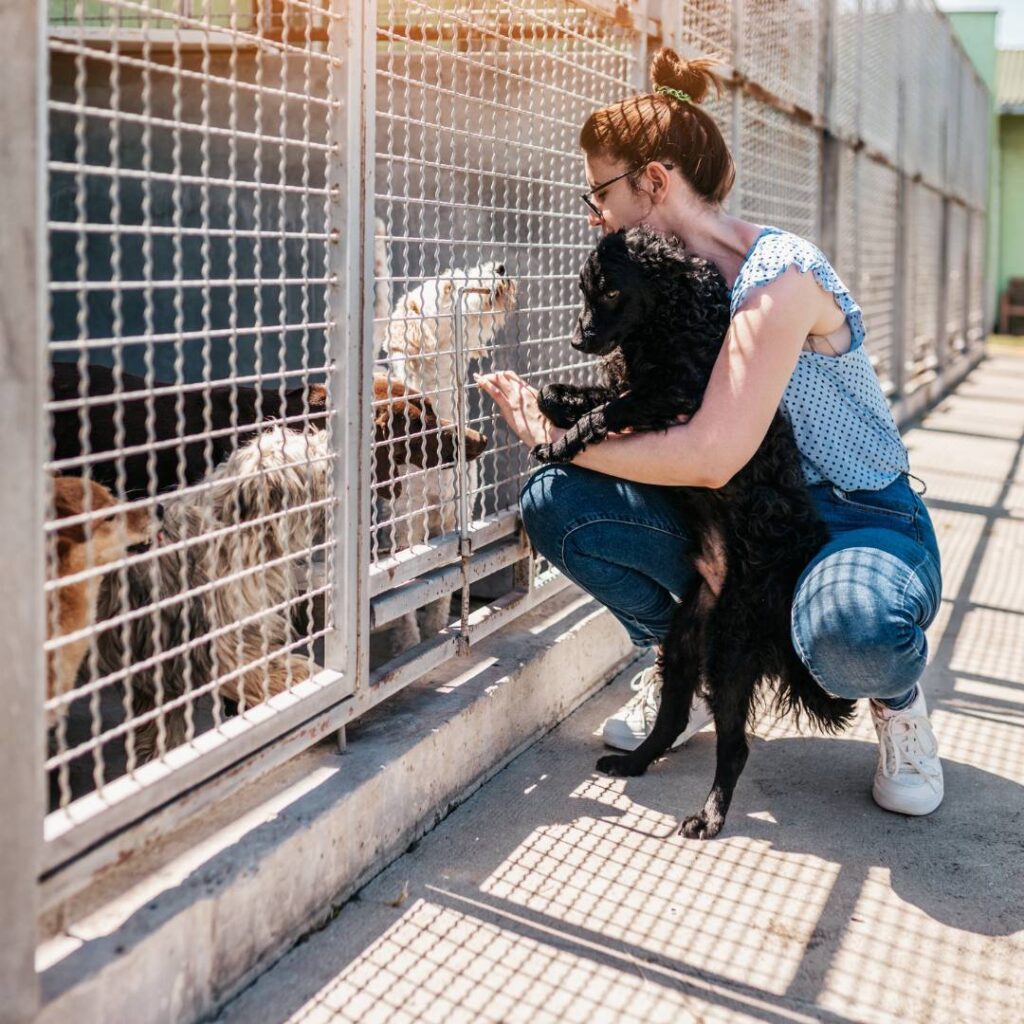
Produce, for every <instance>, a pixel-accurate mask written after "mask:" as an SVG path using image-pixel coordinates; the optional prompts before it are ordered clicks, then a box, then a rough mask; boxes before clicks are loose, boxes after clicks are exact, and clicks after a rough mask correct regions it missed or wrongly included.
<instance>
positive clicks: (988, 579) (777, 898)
mask: <svg viewBox="0 0 1024 1024" xmlns="http://www.w3.org/2000/svg"><path fill="white" fill-rule="evenodd" d="M905 437H906V440H907V443H908V447H909V449H910V453H911V468H912V469H913V471H914V472H915V473H916V474H917V475H919V476H921V477H923V478H924V479H925V480H926V481H927V483H928V493H927V495H926V498H925V500H926V502H927V503H928V504H929V506H930V508H931V512H932V516H933V518H934V521H935V524H936V528H937V533H938V535H939V540H940V545H941V547H942V551H943V562H944V565H943V568H944V598H943V604H942V610H941V613H940V615H939V617H938V619H937V620H936V622H935V623H934V624H933V625H932V627H931V629H930V631H929V643H930V651H931V654H930V664H929V667H928V670H927V674H926V676H925V679H924V683H923V685H924V687H925V691H926V694H927V696H928V700H929V706H930V709H931V713H932V720H933V723H934V725H935V729H936V732H937V734H938V737H939V741H940V747H941V753H942V757H943V762H944V766H945V773H946V798H945V802H944V804H943V805H942V807H941V808H940V809H939V810H938V811H937V812H935V813H934V814H933V815H931V816H929V817H925V818H906V817H902V816H899V815H893V814H889V813H886V812H884V811H882V810H880V809H878V808H876V807H875V805H874V804H873V802H872V800H871V794H870V787H871V778H872V774H873V771H874V766H875V758H876V745H875V741H874V735H873V732H872V728H871V724H870V720H869V717H868V715H867V712H866V709H862V713H861V715H860V717H859V718H858V721H857V724H856V726H855V728H854V729H853V730H852V731H851V732H850V733H848V734H847V735H845V736H844V737H841V738H826V737H822V736H817V735H814V734H805V735H801V734H800V733H798V732H797V731H796V730H795V729H794V728H793V727H792V726H791V725H790V724H789V723H788V722H782V723H778V722H770V721H763V722H761V723H760V724H759V726H758V727H757V729H756V732H755V735H754V737H753V738H752V749H751V756H750V760H749V762H748V765H747V768H746V771H745V773H744V775H743V777H742V778H741V780H740V784H739V786H738V788H737V791H736V797H735V800H734V803H733V806H732V809H731V811H730V815H729V818H728V821H727V823H726V827H725V829H724V831H723V833H722V835H721V836H720V837H719V838H718V839H717V840H715V841H712V842H707V843H703V842H699V841H694V840H685V839H682V838H680V837H678V836H676V835H675V828H676V825H677V823H678V820H679V818H680V816H681V815H682V814H684V813H689V812H691V811H692V810H695V809H696V808H697V807H698V806H699V804H700V803H701V802H702V801H703V799H704V796H705V794H706V791H707V788H708V786H709V785H710V782H711V778H712V775H713V771H714V746H715V737H714V733H713V730H712V727H710V726H709V727H706V728H705V729H704V730H702V731H701V732H700V733H698V734H697V736H695V737H694V738H693V739H692V740H690V741H689V742H688V743H687V744H685V745H684V746H683V747H682V748H681V749H680V750H678V751H676V752H673V753H671V754H670V755H669V756H667V757H666V758H664V759H663V760H661V761H660V762H658V763H656V764H655V765H654V766H652V768H651V770H650V771H649V772H648V774H647V775H646V776H644V777H643V778H640V779H628V780H611V779H606V778H603V777H601V776H598V775H596V774H595V773H594V771H593V765H594V761H595V760H596V759H597V757H598V756H599V755H600V754H601V753H602V747H601V743H600V739H599V737H598V731H599V727H600V724H601V722H602V720H603V718H604V717H605V716H606V715H607V714H609V713H610V712H611V711H613V710H614V709H615V708H616V707H618V706H619V705H620V703H622V702H623V701H624V700H625V699H626V698H627V697H628V696H629V691H628V678H629V676H630V675H632V673H633V672H635V671H636V669H637V668H638V667H639V666H638V665H634V666H631V667H630V668H629V669H628V670H626V671H625V672H624V673H622V674H621V675H620V676H619V677H618V678H617V679H616V680H614V681H613V683H612V684H611V685H610V686H609V687H607V688H605V689H604V690H602V691H601V692H600V693H599V694H598V695H597V696H596V697H594V698H593V699H591V700H590V701H588V702H587V703H586V704H584V705H583V706H582V707H581V708H579V709H578V710H577V711H576V713H574V714H573V715H571V716H570V717H569V718H567V719H566V720H565V721H563V722H562V723H561V725H559V726H558V727H557V728H556V729H555V730H554V731H553V732H551V733H549V734H548V735H547V736H545V737H544V738H543V739H541V740H540V741H538V742H537V743H536V744H534V745H533V746H532V747H531V748H529V749H528V750H527V751H526V752H524V753H523V754H521V755H520V756H519V757H518V758H517V759H516V760H515V761H513V762H512V763H511V764H510V765H509V766H508V767H507V768H506V769H505V770H504V771H502V772H500V773H499V774H498V775H497V776H495V777H494V778H493V779H492V780H491V781H490V782H488V783H487V784H486V785H484V786H483V787H482V788H481V789H480V790H479V791H478V792H477V793H476V794H475V795H474V796H473V797H471V798H470V799H469V800H468V801H466V802H465V803H464V804H462V805H461V806H460V807H458V808H457V809H456V810H455V811H454V812H453V813H452V814H450V815H449V816H448V817H447V818H446V819H445V820H444V821H443V822H441V824H440V825H438V826H437V827H436V828H435V829H434V830H433V831H432V832H431V833H429V834H428V835H427V836H425V837H424V838H423V839H422V840H421V841H420V842H419V844H418V845H416V846H415V847H414V848H412V849H410V851H409V852H407V853H406V854H405V855H404V856H402V857H401V858H399V859H398V860H396V861H394V862H393V863H392V864H391V865H390V866H389V867H388V868H386V869H385V870H384V871H383V872H382V873H380V874H379V875H378V876H377V877H376V878H375V879H374V880H373V881H372V882H371V883H370V884H368V885H367V886H366V887H365V888H364V889H362V890H361V891H360V892H359V894H358V895H357V897H356V898H355V899H353V900H352V901H350V902H349V903H347V904H346V905H345V906H344V907H343V908H342V909H341V911H340V913H339V914H338V915H337V916H336V917H335V918H334V920H333V921H332V922H331V923H330V924H329V925H328V926H327V927H326V928H324V929H323V930H321V931H319V932H317V933H315V934H313V935H311V936H309V937H308V938H307V939H306V940H305V941H304V942H302V943H301V944H299V945H297V946H296V947H295V948H294V949H293V950H292V951H291V952H290V953H289V954H287V955H286V956H285V957H284V958H283V959H282V960H280V961H279V962H278V963H277V964H276V965H275V966H274V967H273V968H272V969H270V970H269V971H268V972H267V973H265V974H264V975H262V976H261V977H260V978H259V979H257V981H256V982H255V983H254V984H253V985H252V986H251V987H250V988H249V989H247V990H246V991H244V992H242V993H241V994H240V995H239V996H238V997H237V998H236V999H235V1000H234V1001H233V1002H232V1003H230V1004H229V1005H228V1006H227V1007H226V1008H225V1009H224V1010H223V1012H222V1014H221V1016H220V1017H219V1018H218V1020H219V1021H220V1022H221V1024H243V1022H244V1024H283V1022H285V1021H287V1022H296V1024H297V1022H300V1021H301V1022H303V1024H327V1022H343V1021H346V1022H347V1021H353V1022H354V1021H359V1022H372V1021H387V1022H389V1024H400V1022H406V1021H408V1022H412V1021H417V1022H419V1021H427V1022H435V1021H436V1022H439V1024H440V1022H444V1024H451V1022H457V1021H466V1022H499V1021H501V1022H518V1021H529V1022H531V1024H539V1022H552V1024H554V1022H559V1024H560V1022H570V1021H572V1022H575V1021H586V1022H588V1024H593V1022H597V1021H616V1022H623V1024H632V1022H636V1024H640V1022H645V1024H646V1022H654V1021H672V1022H688V1021H773V1022H784V1021H785V1022H788V1021H801V1022H802V1021H826V1022H834V1024H843V1022H852V1021H858V1022H861V1021H863V1022H881V1021H894V1020H899V1021H901V1022H921V1024H925V1022H927V1024H938V1022H945V1021H949V1022H954V1021H956V1022H960V1021H966V1022H972V1021H981V1020H985V1021H988V1022H1000V1024H1001V1022H1007V1024H1009V1022H1011V1021H1014V1022H1016V1021H1019V1020H1020V1007H1019V994H1020V979H1021V978H1022V977H1024V873H1022V872H1021V871H1020V853H1021V849H1022V848H1024V788H1022V787H1024V744H1022V743H1021V738H1022V735H1024V733H1022V730H1024V659H1022V658H1021V656H1020V652H1021V650H1022V649H1024V456H1022V448H1024V356H1020V355H1018V356H1014V355H1010V354H998V353H996V354H994V355H993V356H992V357H991V358H989V359H987V360H986V361H985V362H984V363H982V364H981V365H980V366H979V367H978V368H977V369H976V370H975V371H974V372H973V373H972V374H971V375H970V376H969V377H968V378H967V379H966V380H965V381H964V382H963V383H962V384H961V386H960V387H959V388H958V389H957V391H956V393H955V394H953V395H951V396H949V397H948V398H946V399H945V400H943V401H942V402H941V403H940V404H939V405H938V406H937V407H936V408H935V409H933V410H932V411H931V412H930V413H929V415H928V416H927V417H926V418H925V419H924V420H923V422H922V423H920V424H919V425H917V426H915V427H912V428H910V429H908V430H907V431H906V432H905Z"/></svg>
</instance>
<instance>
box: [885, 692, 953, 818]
mask: <svg viewBox="0 0 1024 1024" xmlns="http://www.w3.org/2000/svg"><path fill="white" fill-rule="evenodd" d="M871 717H872V719H873V720H874V723H875V732H877V733H878V768H877V770H876V771H875V784H874V786H873V788H872V796H874V798H875V803H876V804H878V806H879V807H884V808H885V809H886V810H887V811H895V812H896V813H897V814H931V813H932V811H934V810H935V808H936V807H938V806H939V804H941V803H942V796H943V791H944V790H943V783H942V762H941V761H939V744H938V741H937V740H936V739H935V733H934V732H932V726H931V722H929V721H928V709H927V708H926V707H925V703H924V693H922V692H921V688H920V687H918V690H917V697H916V698H915V700H914V703H913V704H911V705H910V707H907V708H904V709H903V710H902V711H893V710H892V709H891V708H887V707H886V706H885V705H884V704H876V703H875V702H874V701H871Z"/></svg>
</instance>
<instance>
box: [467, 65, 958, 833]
mask: <svg viewBox="0 0 1024 1024" xmlns="http://www.w3.org/2000/svg"><path fill="white" fill-rule="evenodd" d="M714 65H715V62H714V61H713V60H710V59H701V60H692V61H689V62H687V61H683V60H681V59H680V58H679V57H677V55H676V54H675V53H674V52H673V51H671V50H661V51H659V52H658V53H657V54H656V55H655V57H654V59H653V61H652V65H651V76H652V79H653V90H652V91H651V92H649V93H646V94H644V95H641V96H638V97H630V98H629V99H626V100H623V101H622V102H619V103H613V104H612V105H611V106H607V107H604V108H602V109H600V110H598V111H596V112H594V113H593V114H591V115H590V117H589V118H588V119H587V121H586V123H585V124H584V126H583V129H582V132H581V134H580V145H581V147H582V149H583V151H584V154H585V168H586V176H587V184H588V190H587V192H586V193H585V194H584V201H585V202H586V204H587V207H588V209H589V220H590V224H591V226H592V227H595V228H599V229H600V230H601V231H602V232H610V231H615V230H617V229H619V228H624V227H633V226H635V225H638V224H641V223H643V224H646V225H647V226H648V227H650V228H652V229H654V230H656V231H659V232H662V233H664V234H666V235H672V236H675V237H676V238H678V239H679V240H680V241H681V242H682V243H683V244H684V245H685V247H686V249H687V250H688V251H689V252H691V253H694V254H696V255H698V256H702V257H704V258H705V259H708V260H710V261H711V262H712V263H714V264H715V266H717V267H718V269H719V271H720V272H721V274H722V276H723V277H724V278H725V281H726V284H727V285H728V286H729V287H730V289H731V322H730V328H729V332H728V334H727V336H726V340H725V343H724V345H723V346H722V350H721V353H720V355H719V357H718V360H717V362H716V364H715V367H714V371H713V373H712V375H711V379H710V381H709V384H708V387H707V391H706V392H705V396H704V401H703V404H702V405H701V407H700V409H699V410H698V412H697V413H696V414H695V415H694V416H693V417H692V418H691V419H690V420H689V421H688V422H686V423H685V424H682V423H681V424H679V425H676V426H674V427H672V428H670V429H669V430H667V431H664V432H660V433H657V432H656V433H633V434H625V435H619V436H611V437H609V438H608V439H607V440H606V441H605V442H604V443H603V444H600V445H595V446H592V447H590V448H588V449H587V450H586V451H584V452H581V453H580V454H579V455H577V456H576V457H575V458H574V459H573V461H572V463H570V464H568V465H552V466H546V467H544V468H542V469H540V470H539V471H537V472H535V473H534V474H533V475H532V476H531V477H530V479H529V480H528V481H527V483H526V486H525V487H524V489H523V492H522V496H521V508H522V515H523V521H524V524H525V526H526V530H527V532H528V533H529V535H530V538H531V540H532V541H533V543H534V545H535V546H536V548H537V549H538V550H539V551H540V552H541V553H542V554H543V555H544V556H545V557H546V558H548V559H549V560H550V561H551V562H552V563H553V564H555V565H557V566H558V567H559V568H560V569H561V570H562V571H563V572H564V573H565V574H566V575H567V576H568V577H569V578H570V579H572V580H573V581H574V582H576V583H577V584H579V586H581V587H582V588H583V589H584V590H586V591H588V592H589V593H590V594H592V595H593V596H594V597H595V598H596V599H597V600H598V601H600V602H601V603H602V604H604V605H605V606H607V607H608V608H609V609H610V610H611V612H612V613H613V614H614V615H615V616H616V617H617V618H618V620H619V621H620V622H621V623H622V624H623V626H624V627H625V628H626V630H627V631H628V633H629V635H630V638H631V639H632V641H633V643H634V644H636V645H637V646H639V647H649V646H652V645H659V644H660V643H661V641H662V640H663V638H664V637H665V635H666V633H667V631H668V625H669V621H670V619H671V615H672V611H673V608H674V606H675V604H676V603H677V601H678V598H679V597H680V596H681V595H684V594H685V593H686V592H687V590H688V588H690V587H693V586H695V585H696V584H697V576H696V574H695V572H694V570H693V569H692V567H691V565H690V562H689V559H688V553H689V551H690V549H691V540H690V537H689V535H688V532H687V528H686V524H685V522H683V521H682V520H681V519H680V517H679V515H678V513H677V512H676V511H675V507H674V505H673V502H672V501H671V498H670V496H669V494H668V493H667V492H666V491H665V490H664V488H666V487H680V486H697V487H720V486H722V485H723V484H724V483H725V482H726V481H728V480H729V479H730V478H731V477H732V476H733V475H735V474H736V473H737V472H738V471H739V470H740V469H741V468H742V467H743V466H744V465H745V464H746V463H747V461H748V460H749V459H750V458H751V456H752V455H753V454H754V452H755V451H756V450H757V448H758V446H759V445H760V444H761V441H762V439H763V438H764V436H765V434H766V432H767V430H768V426H769V424H770V423H771V420H772V417H773V415H774V413H775V411H776V409H778V408H779V406H780V404H781V406H782V408H783V409H784V411H785V413H786V415H787V416H788V418H789V420H790V422H791V424H792V427H793V432H794V435H795V438H796V442H797V446H798V448H799V451H800V455H801V464H802V467H803V471H804V476H805V478H806V480H807V483H808V485H809V488H810V492H811V495H812V498H813V500H814V503H815V505H816V506H817V508H818V510H819V513H820V514H821V517H822V518H823V519H824V521H825V523H826V524H827V526H828V528H829V534H830V539H829V541H828V543H827V544H826V545H825V546H824V547H823V548H822V549H821V550H820V551H819V552H818V553H817V555H816V556H815V558H814V559H813V560H812V561H811V563H810V564H809V565H808V566H807V568H806V570H805V571H804V573H803V575H802V576H801V578H800V580H799V582H798V584H797V588H796V591H795V593H794V595H793V603H792V638H793V644H794V647H795V649H796V652H797V654H798V655H799V657H800V659H801V660H802V661H803V663H804V664H805V665H806V666H807V668H808V670H809V671H810V673H811V674H812V676H813V677H814V679H815V680H816V681H817V682H818V683H819V685H820V686H821V687H822V688H823V689H825V690H826V691H827V692H829V693H831V694H833V695H836V696H840V697H847V698H852V699H856V698H866V699H868V700H869V701H870V708H871V715H872V718H873V721H874V725H875V729H876V732H877V735H878V740H879V757H878V767H877V770H876V772H875V776H874V784H873V790H872V792H873V795H874V799H875V801H876V803H878V804H879V806H881V807H883V808H885V809H886V810H889V811H895V812H898V813H902V814H929V813H930V812H931V811H933V810H935V808H936V807H938V806H939V804H940V803H941V801H942V796H943V781H942V767H941V763H940V761H939V756H938V748H937V743H936V740H935V735H934V733H933V731H932V728H931V725H930V723H929V720H928V714H927V710H926V706H925V699H924V694H923V693H922V691H921V688H920V686H919V685H918V682H919V679H920V677H921V674H922V672H923V670H924V666H925V662H926V660H927V650H928V646H927V640H926V638H925V629H926V628H927V627H928V625H929V624H930V623H931V621H932V619H933V618H934V617H935V614H936V612H937V611H938V607H939V600H940V593H941V575H940V562H939V551H938V547H937V544H936V540H935V533H934V530H933V528H932V524H931V520H930V518H929V515H928V511H927V509H926V508H925V506H924V503H923V502H922V501H921V499H920V497H919V496H918V494H917V493H916V492H915V491H914V490H913V489H912V488H911V486H910V483H909V464H908V459H907V451H906V448H905V447H904V445H903V442H902V440H901V439H900V435H899V431H898V429H897V427H896V424H895V423H894V421H893V418H892V415H891V413H890V411H889V408H888V405H887V403H886V401H885V397H884V395H883V393H882V390H881V387H880V386H879V382H878V379H877V377H876V375H875V373H874V371H873V369H872V366H871V363H870V361H869V359H868V355H867V352H866V350H865V329H864V324H863V320H862V315H861V310H860V307H859V306H858V305H857V303H856V301H855V300H854V297H853V296H852V295H851V294H850V292H849V291H848V290H847V288H846V287H845V285H844V284H843V283H842V281H841V280H840V279H839V277H838V276H837V274H836V272H835V271H834V270H833V268H832V267H831V265H830V264H829V261H828V260H827V259H826V257H825V256H824V254H823V253H822V252H821V250H820V249H818V248H817V247H816V246H815V245H813V244H812V243H811V242H809V241H807V240H805V239H803V238H801V237H799V236H797V235H795V234H792V233H790V232H788V231H782V230H780V229H778V228H775V227H770V226H763V225H759V224H752V223H750V222H749V221H745V220H741V219H740V218H738V217H733V216H730V215H729V214H728V213H726V212H725V211H724V210H723V209H722V203H723V201H724V200H725V198H726V196H727V195H728V193H729V190H730V188H731V187H732V184H733V178H734V167H733V162H732V159H731V157H730V155H729V151H728V149H727V147H726V145H725V142H724V141H723V139H722V136H721V134H720V132H719V130H718V128H717V126H716V125H715V122H714V121H713V120H712V118H711V117H710V116H709V115H708V114H707V113H706V112H705V111H704V110H703V109H702V107H701V105H700V104H701V100H702V99H704V98H705V96H706V95H707V94H708V93H709V91H710V90H711V89H712V88H715V89H718V88H719V87H720V85H721V82H720V80H719V78H718V77H717V75H716V74H715V73H714V70H713V69H714ZM477 379H478V381H479V384H480V387H481V388H482V390H483V391H484V392H485V393H486V394H488V395H489V396H490V397H491V398H492V399H494V401H495V402H496V403H497V405H498V408H499V409H500V411H501V413H502V415H503V416H504V418H505V420H506V421H507V422H508V424H509V426H510V427H511V429H512V430H513V431H514V432H515V433H516V434H517V435H518V437H519V438H520V439H521V440H522V441H523V442H524V443H525V444H526V445H528V446H530V447H532V446H533V445H536V444H541V443H545V442H550V441H553V440H555V439H556V438H558V437H559V436H561V434H562V433H563V432H562V431H561V430H559V429H558V428H556V427H555V426H554V425H553V424H552V423H551V422H550V421H549V420H547V419H546V418H545V417H544V415H543V414H542V413H541V412H540V411H539V409H538V407H537V392H536V390H535V389H534V388H532V387H531V386H529V385H528V384H527V383H526V382H525V381H524V380H522V379H521V378H520V377H518V376H517V375H515V374H514V373H510V372H497V373H491V374H486V375H481V376H479V377H478V378H477ZM660 685H661V681H660V679H659V677H658V674H657V669H656V667H652V668H649V669H646V670H645V671H644V672H642V673H640V674H639V675H638V676H637V677H636V678H635V679H634V683H633V687H634V689H635V690H637V691H638V692H637V693H636V695H635V696H634V697H633V699H632V700H630V702H629V703H628V704H626V706H625V707H623V708H622V709H621V710H620V711H619V712H617V713H616V714H615V715H612V716H611V718H609V719H608V720H607V721H606V722H605V724H604V729H603V734H604V739H605V742H606V743H608V744H609V745H610V746H613V747H617V748H619V749H624V750H631V749H634V748H635V747H637V746H639V744H640V743H641V741H642V740H643V739H644V737H645V736H646V735H647V734H648V733H649V732H650V730H651V728H652V726H653V724H654V720H655V717H656V715H657V709H658V702H659V693H660Z"/></svg>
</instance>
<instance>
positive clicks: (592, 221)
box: [587, 210, 604, 228]
mask: <svg viewBox="0 0 1024 1024" xmlns="http://www.w3.org/2000/svg"><path fill="white" fill-rule="evenodd" d="M587 223H588V224H589V225H590V226H591V227H592V228H599V227H601V226H602V225H603V224H604V217H598V215H597V214H596V213H594V211H593V210H591V211H590V213H588V214H587Z"/></svg>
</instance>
